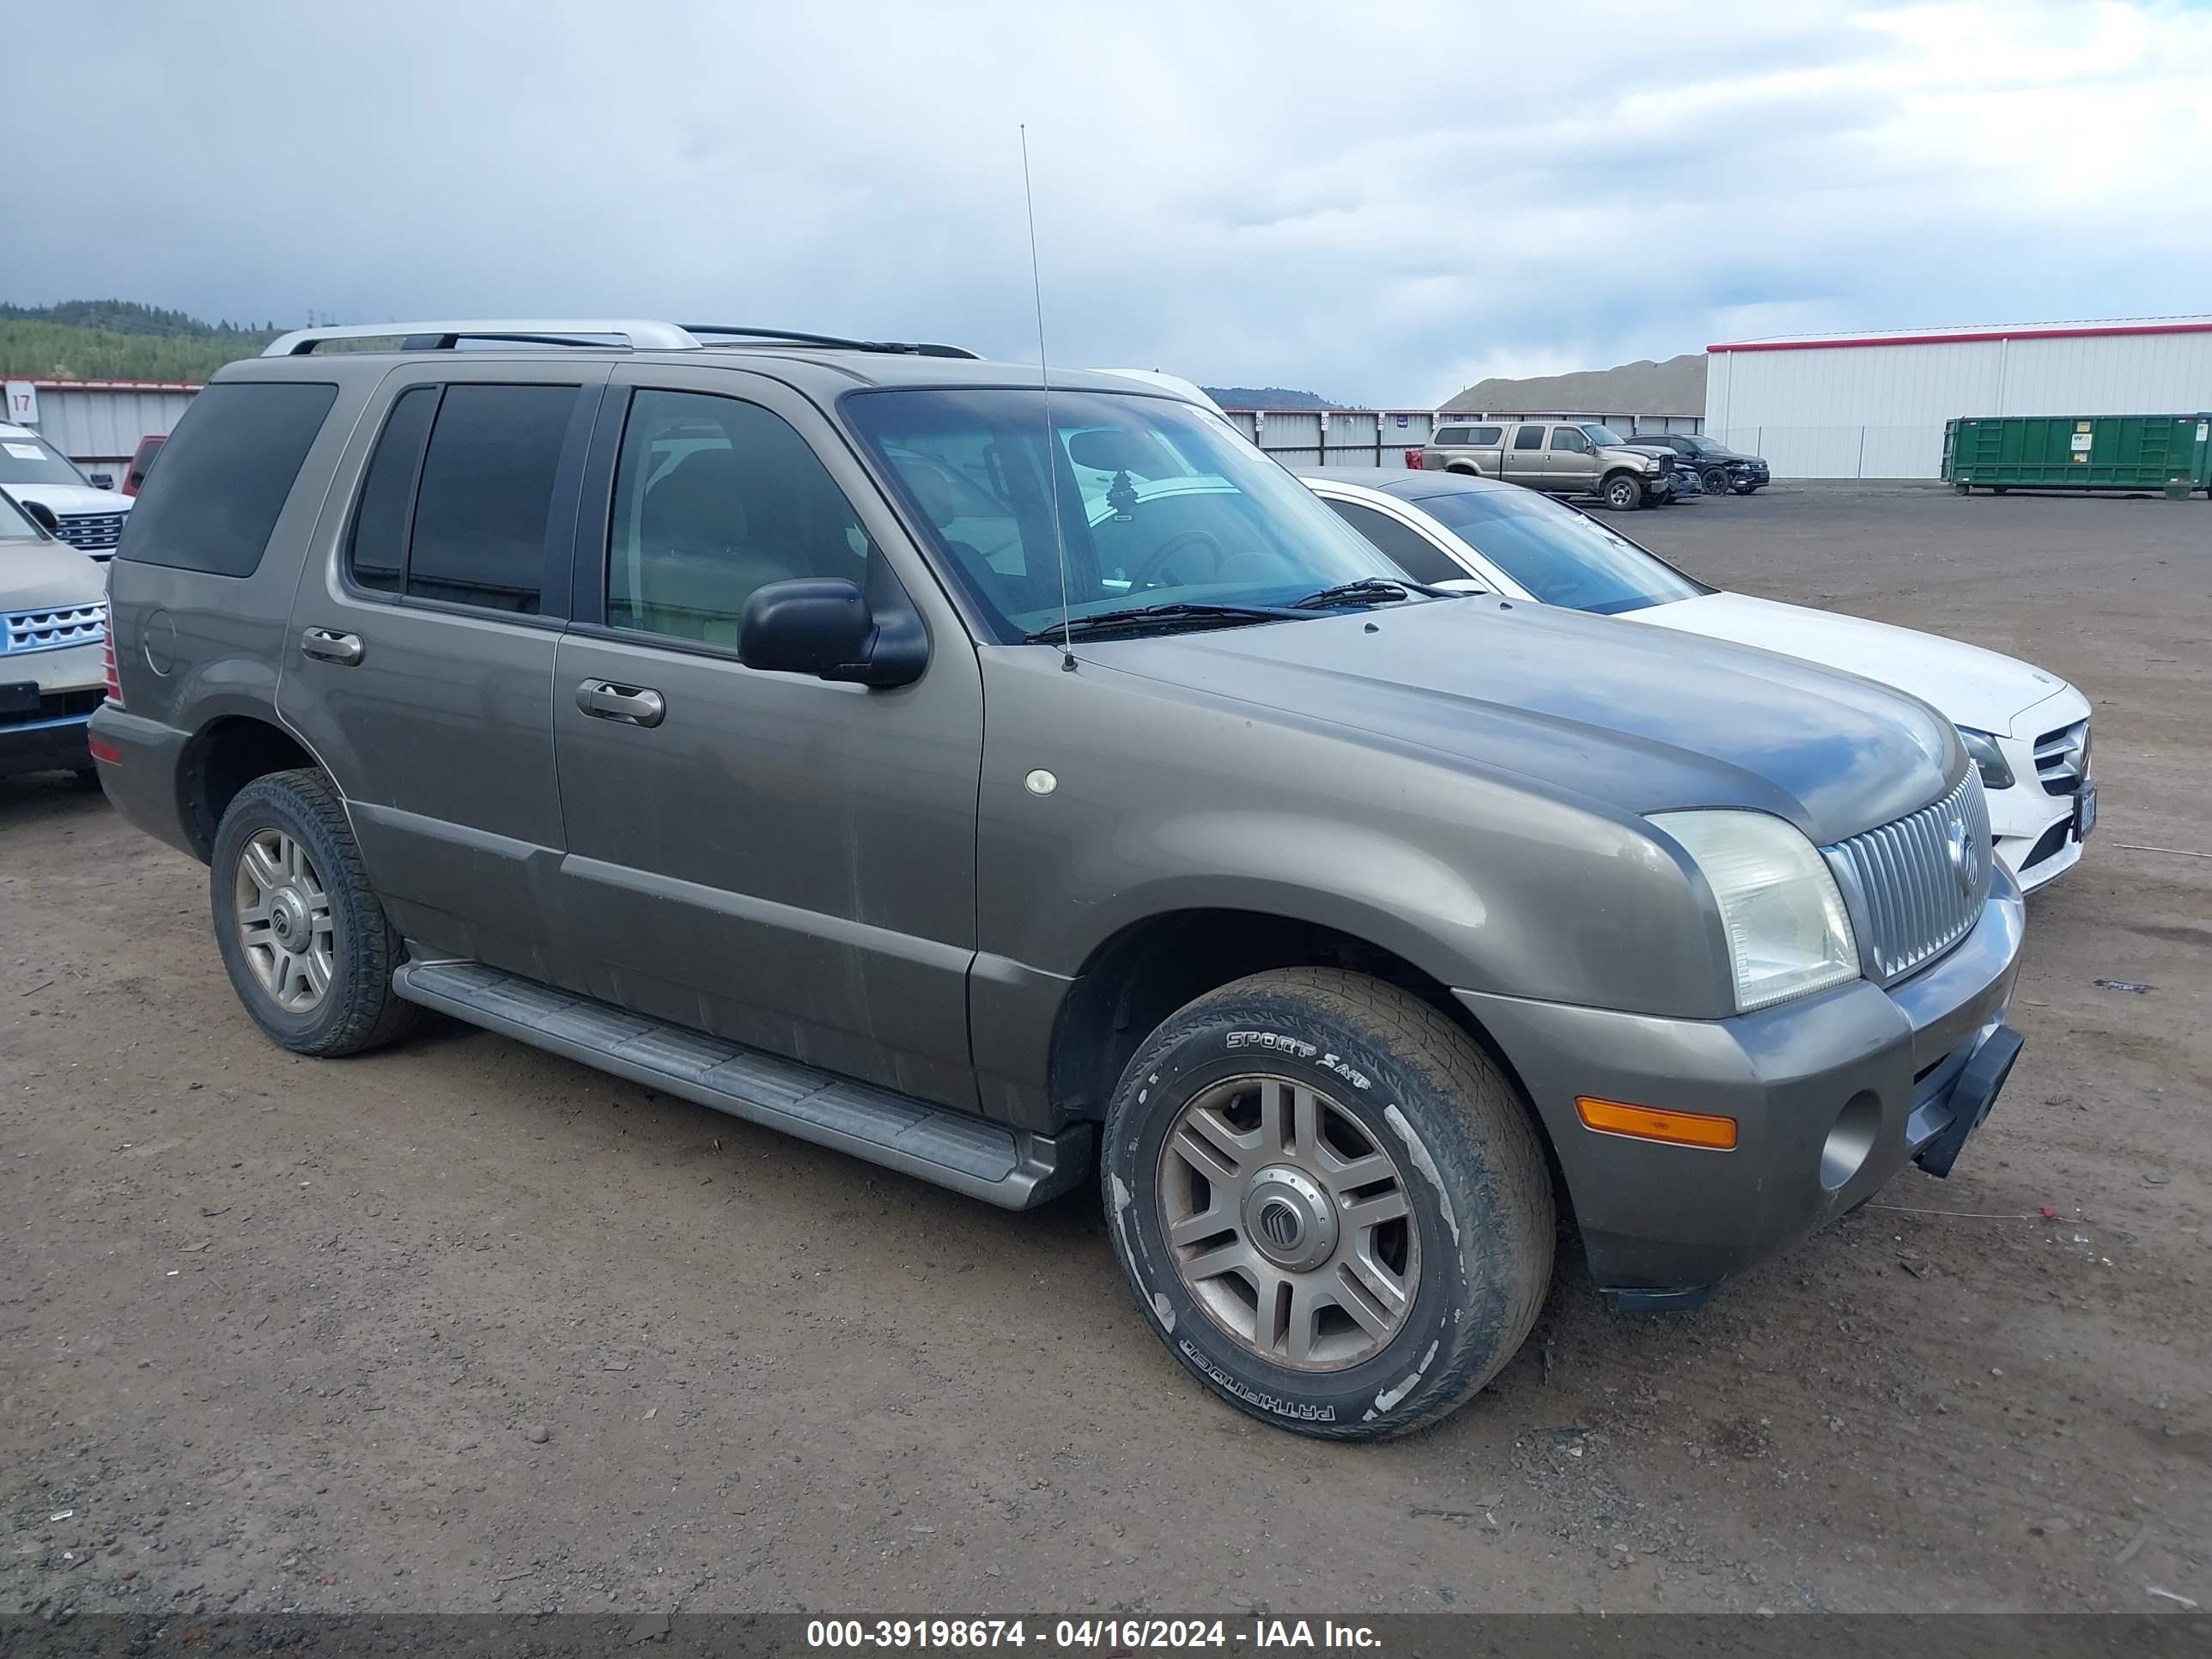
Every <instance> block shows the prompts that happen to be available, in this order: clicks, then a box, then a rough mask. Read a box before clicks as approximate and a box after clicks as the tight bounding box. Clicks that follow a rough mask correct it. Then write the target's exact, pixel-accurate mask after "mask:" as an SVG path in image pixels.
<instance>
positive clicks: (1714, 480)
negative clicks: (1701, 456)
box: [1699, 466, 1729, 495]
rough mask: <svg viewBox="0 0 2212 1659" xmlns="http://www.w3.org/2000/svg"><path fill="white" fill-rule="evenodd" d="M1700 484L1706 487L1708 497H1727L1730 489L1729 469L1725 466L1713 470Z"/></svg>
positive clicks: (1706, 473)
mask: <svg viewBox="0 0 2212 1659" xmlns="http://www.w3.org/2000/svg"><path fill="white" fill-rule="evenodd" d="M1699 482H1700V483H1703V484H1704V485H1705V494H1706V495H1727V494H1728V488H1729V475H1728V469H1727V468H1726V467H1724V466H1716V467H1713V468H1711V469H1710V470H1708V471H1706V472H1705V474H1704V476H1703V477H1701V478H1700V479H1699Z"/></svg>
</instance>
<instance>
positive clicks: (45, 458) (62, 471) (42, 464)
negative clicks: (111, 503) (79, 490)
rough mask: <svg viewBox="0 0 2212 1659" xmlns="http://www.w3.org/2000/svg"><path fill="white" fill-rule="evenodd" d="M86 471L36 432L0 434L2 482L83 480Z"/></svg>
mask: <svg viewBox="0 0 2212 1659" xmlns="http://www.w3.org/2000/svg"><path fill="white" fill-rule="evenodd" d="M81 483H84V475H83V474H82V472H79V471H77V470H76V468H75V467H73V466H71V465H70V464H69V463H68V462H67V461H65V460H64V459H62V458H61V457H60V456H59V455H58V454H56V453H54V449H53V447H52V445H51V444H49V443H47V442H46V440H45V439H44V438H41V437H40V436H39V435H37V434H36V433H34V432H23V433H10V434H7V435H0V484H81Z"/></svg>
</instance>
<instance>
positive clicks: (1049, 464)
mask: <svg viewBox="0 0 2212 1659" xmlns="http://www.w3.org/2000/svg"><path fill="white" fill-rule="evenodd" d="M1020 131H1021V135H1022V205H1023V207H1024V208H1025V209H1027V210H1028V211H1029V217H1030V298H1031V299H1033V300H1034V301H1036V331H1037V379H1038V380H1039V382H1040V383H1041V384H1042V386H1043V387H1044V470H1045V474H1046V476H1047V477H1049V478H1050V479H1051V480H1052V542H1053V546H1054V550H1056V551H1057V552H1058V553H1059V555H1060V666H1061V667H1062V668H1063V669H1065V670H1066V671H1067V672H1069V673H1071V674H1073V672H1074V671H1075V629H1074V625H1073V623H1071V622H1070V621H1069V620H1068V615H1067V537H1066V534H1065V533H1064V532H1062V531H1061V529H1060V458H1059V457H1058V456H1056V455H1055V454H1054V453H1053V447H1054V445H1055V444H1056V443H1057V442H1058V441H1059V438H1058V435H1056V433H1055V432H1054V428H1053V424H1052V370H1051V369H1050V368H1048V366H1047V365H1046V362H1045V355H1044V280H1043V278H1042V277H1041V276H1038V275H1037V251H1036V197H1035V196H1034V195H1032V194H1031V193H1030V125H1029V123H1028V122H1026V121H1024V122H1023V123H1022V124H1021V128H1020Z"/></svg>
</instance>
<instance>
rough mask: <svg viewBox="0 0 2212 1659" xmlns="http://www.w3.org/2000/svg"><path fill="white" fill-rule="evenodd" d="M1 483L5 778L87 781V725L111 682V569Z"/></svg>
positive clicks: (0, 727) (0, 730) (0, 701)
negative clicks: (62, 536)
mask: <svg viewBox="0 0 2212 1659" xmlns="http://www.w3.org/2000/svg"><path fill="white" fill-rule="evenodd" d="M46 516H50V515H47V514H46V513H45V512H44V509H43V508H42V509H41V510H40V512H39V513H31V512H28V511H26V510H25V509H24V508H23V507H21V506H19V505H18V504H17V503H16V502H15V500H14V499H13V498H11V497H10V496H9V494H8V492H7V491H5V490H0V776H13V775H16V774H18V773H23V772H55V771H65V772H74V773H76V775H77V776H78V778H79V779H80V780H82V781H90V780H91V778H92V775H93V771H92V756H91V753H90V751H89V750H88V748H87V747H86V741H85V724H86V722H87V721H88V720H91V718H92V711H93V710H94V708H98V707H99V706H100V696H101V688H102V687H103V686H104V685H105V684H106V638H107V595H106V573H105V572H104V571H103V570H102V569H101V568H100V566H98V565H96V564H94V562H92V561H91V560H90V559H88V558H87V557H86V556H84V555H83V554H82V553H80V552H78V551H77V550H76V549H74V548H72V547H70V545H68V544H66V543H64V542H61V541H58V540H57V539H56V538H54V537H53V536H52V535H51V534H50V533H48V532H47V530H46V527H45V526H44V524H43V523H42V522H41V520H42V519H43V518H44V517H46Z"/></svg>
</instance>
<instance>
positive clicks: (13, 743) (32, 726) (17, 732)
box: [0, 709, 92, 778]
mask: <svg viewBox="0 0 2212 1659" xmlns="http://www.w3.org/2000/svg"><path fill="white" fill-rule="evenodd" d="M91 719H92V714H91V711H90V710H88V709H87V710H84V711H82V712H79V713H75V714H68V713H64V714H49V715H45V716H43V717H33V718H31V719H26V720H11V719H10V718H9V716H7V715H0V778H6V777H17V776H20V775H22V774H24V773H26V772H81V771H82V770H83V769H85V768H86V767H88V766H90V765H91V764H92V751H91V750H90V749H89V748H88V746H87V744H86V742H85V727H86V726H87V725H88V723H89V721H90V720H91Z"/></svg>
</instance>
